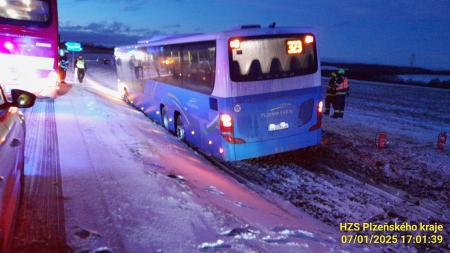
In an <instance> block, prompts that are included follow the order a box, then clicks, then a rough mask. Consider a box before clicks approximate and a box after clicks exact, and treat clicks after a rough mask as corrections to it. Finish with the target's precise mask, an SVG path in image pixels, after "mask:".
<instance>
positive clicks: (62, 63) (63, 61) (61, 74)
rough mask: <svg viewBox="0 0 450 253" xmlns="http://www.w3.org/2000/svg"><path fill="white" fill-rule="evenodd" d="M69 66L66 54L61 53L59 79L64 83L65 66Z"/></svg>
mask: <svg viewBox="0 0 450 253" xmlns="http://www.w3.org/2000/svg"><path fill="white" fill-rule="evenodd" d="M68 67H69V60H67V56H66V55H63V56H62V57H61V60H60V61H59V81H60V82H61V83H64V82H65V81H66V73H67V68H68Z"/></svg>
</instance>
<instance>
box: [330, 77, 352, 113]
mask: <svg viewBox="0 0 450 253" xmlns="http://www.w3.org/2000/svg"><path fill="white" fill-rule="evenodd" d="M348 92H349V86H348V79H347V77H345V70H343V69H339V70H338V74H337V78H336V97H335V100H334V105H333V107H334V113H333V116H332V117H333V118H342V117H344V108H345V97H346V96H347V95H348Z"/></svg>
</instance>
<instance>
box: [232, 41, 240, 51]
mask: <svg viewBox="0 0 450 253" xmlns="http://www.w3.org/2000/svg"><path fill="white" fill-rule="evenodd" d="M240 47H241V41H240V40H238V39H234V40H232V41H230V48H232V49H239V48H240Z"/></svg>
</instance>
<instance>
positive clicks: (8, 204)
mask: <svg viewBox="0 0 450 253" xmlns="http://www.w3.org/2000/svg"><path fill="white" fill-rule="evenodd" d="M11 97H12V99H11V102H10V101H8V100H7V97H6V96H5V93H4V92H3V88H1V87H0V165H1V166H0V252H9V251H8V250H9V248H10V243H11V239H12V238H11V236H12V230H13V228H14V220H15V216H16V211H17V207H18V203H19V196H20V190H21V180H22V174H23V166H24V153H23V152H24V147H25V121H24V118H23V114H22V113H21V112H20V111H19V110H18V109H17V108H27V107H31V106H33V104H34V102H35V100H36V96H35V95H33V94H32V93H29V92H26V91H22V90H16V89H13V90H11Z"/></svg>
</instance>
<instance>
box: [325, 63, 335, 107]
mask: <svg viewBox="0 0 450 253" xmlns="http://www.w3.org/2000/svg"><path fill="white" fill-rule="evenodd" d="M335 97H336V72H332V73H331V78H330V81H328V87H327V96H326V97H325V115H329V114H330V109H331V105H333V109H336V108H335V106H334V100H335Z"/></svg>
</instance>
